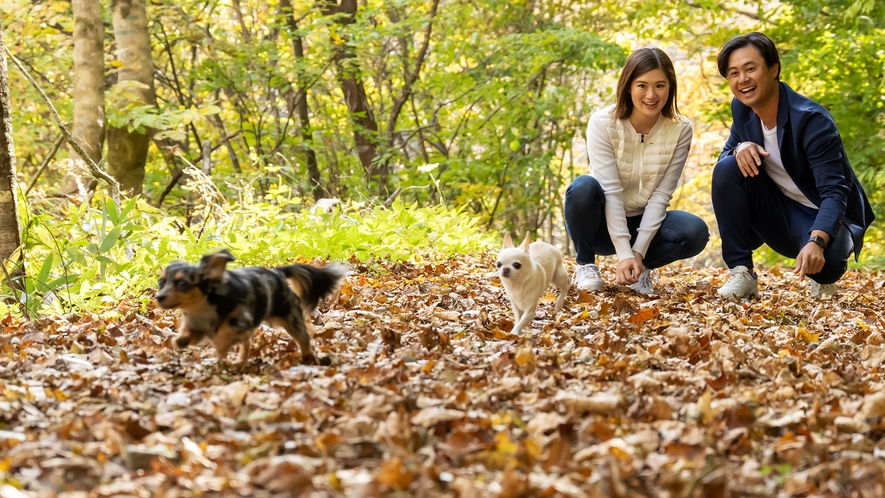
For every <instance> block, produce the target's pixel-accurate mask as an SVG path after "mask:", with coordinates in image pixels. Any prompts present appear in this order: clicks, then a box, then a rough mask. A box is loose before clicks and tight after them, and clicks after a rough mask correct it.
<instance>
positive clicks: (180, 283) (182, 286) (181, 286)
mask: <svg viewBox="0 0 885 498" xmlns="http://www.w3.org/2000/svg"><path fill="white" fill-rule="evenodd" d="M190 288H191V284H189V283H187V281H185V280H176V281H175V290H177V291H178V292H184V291H186V290H188V289H190Z"/></svg>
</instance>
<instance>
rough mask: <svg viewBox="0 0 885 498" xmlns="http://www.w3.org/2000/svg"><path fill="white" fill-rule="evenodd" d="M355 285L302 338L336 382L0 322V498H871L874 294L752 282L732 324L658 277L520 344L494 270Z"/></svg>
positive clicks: (399, 273)
mask: <svg viewBox="0 0 885 498" xmlns="http://www.w3.org/2000/svg"><path fill="white" fill-rule="evenodd" d="M353 266H354V268H353V273H352V274H351V276H349V277H348V281H347V283H346V284H345V285H344V287H343V288H342V290H341V293H340V296H339V297H338V298H337V300H336V301H335V302H333V303H331V305H330V306H326V307H323V308H322V310H321V311H322V313H321V314H319V315H318V316H316V317H314V318H313V321H314V324H313V327H314V329H315V330H314V332H315V338H314V341H315V342H314V344H315V346H316V348H317V350H318V351H319V353H320V355H321V356H322V355H325V356H329V357H330V358H331V359H332V363H333V364H332V366H331V367H315V366H304V365H301V364H300V353H299V352H298V348H297V346H296V345H295V344H294V343H293V342H292V341H290V340H289V339H288V338H287V336H286V335H285V334H284V333H282V332H280V331H274V330H270V329H262V330H260V331H259V332H258V333H257V334H256V336H255V338H253V346H254V347H253V352H252V356H251V359H250V361H249V363H248V365H246V366H244V367H243V368H242V369H241V370H236V369H230V370H224V369H219V368H218V367H217V365H216V360H215V353H214V350H213V348H212V347H211V346H203V347H198V348H190V349H187V350H183V351H176V350H174V349H172V348H171V347H170V345H171V343H170V338H171V337H172V336H173V335H174V330H175V323H176V320H177V314H176V313H170V312H165V311H159V310H155V309H152V308H145V307H144V306H140V305H137V304H134V303H130V302H125V301H124V302H121V303H119V304H118V305H117V306H116V307H115V308H114V311H117V312H118V313H119V315H120V316H121V318H102V317H101V316H102V315H100V314H99V315H84V316H73V315H70V316H65V317H48V318H43V319H40V320H37V321H31V322H19V321H16V320H14V319H11V318H7V319H6V321H5V322H4V323H3V327H2V335H0V497H2V498H7V497H19V496H46V497H50V496H52V497H79V496H83V497H86V496H88V497H111V496H145V497H147V496H160V497H182V496H220V495H230V496H257V497H260V496H358V497H369V496H461V497H474V496H502V497H528V496H574V497H579V496H588V497H597V496H599V497H632V496H659V497H687V496H693V497H724V496H885V460H883V456H885V441H883V434H885V419H883V417H885V389H883V387H885V380H883V379H882V377H881V369H882V365H883V361H885V308H883V306H882V304H880V303H882V302H883V301H885V275H883V274H882V273H864V272H859V271H856V270H852V271H851V272H849V273H848V274H847V275H846V277H845V278H844V279H843V280H842V281H841V282H840V294H839V296H837V297H836V298H835V299H827V300H823V301H817V300H813V299H811V298H810V297H809V295H808V284H807V281H806V282H800V281H799V280H798V278H796V277H795V276H794V275H793V274H792V273H791V272H790V271H789V270H776V269H773V270H767V271H764V272H763V273H762V275H761V277H760V282H761V288H760V290H761V293H762V295H761V298H760V299H758V300H753V301H749V302H747V303H740V302H734V301H729V300H724V299H720V298H719V297H717V296H716V293H715V289H716V288H718V286H719V285H721V284H722V283H723V282H724V280H725V278H726V274H725V272H724V271H723V270H721V269H706V270H692V269H691V268H679V267H668V268H665V269H664V270H663V271H662V274H661V276H660V281H659V282H658V283H657V286H656V289H657V292H658V293H659V294H658V295H655V296H651V297H645V296H640V295H638V294H634V293H632V292H630V291H629V290H627V289H624V288H618V287H616V286H608V287H607V288H606V290H605V291H604V292H602V293H599V294H595V295H594V294H587V293H586V292H584V293H579V292H577V291H576V290H574V289H573V290H572V291H571V292H570V295H569V299H568V301H567V303H566V309H565V310H564V311H563V312H562V313H560V314H559V315H558V316H555V317H554V316H551V313H552V303H553V300H554V297H553V294H549V295H548V296H546V297H545V298H544V299H543V300H542V304H541V306H540V307H539V313H538V316H537V318H536V319H535V321H534V324H533V325H534V328H533V329H532V330H531V332H530V333H529V334H526V335H524V336H521V337H516V336H514V335H512V334H510V333H509V332H508V331H509V330H510V329H511V328H512V326H513V323H512V321H511V318H512V315H511V312H510V309H509V305H508V303H507V300H506V297H505V295H504V293H503V289H502V288H501V285H500V282H499V281H498V279H497V278H495V277H493V274H491V273H490V272H491V271H492V269H493V268H494V256H491V255H490V256H485V257H483V258H482V259H472V258H468V257H464V258H459V259H455V260H452V261H450V262H446V263H439V264H423V263H421V264H390V265H370V266H369V267H368V268H367V267H366V266H364V265H359V264H355V265H353ZM604 269H605V276H606V278H607V280H608V281H611V280H612V276H613V267H612V266H611V265H605V267H604ZM570 273H571V272H570ZM231 359H233V355H232V358H231Z"/></svg>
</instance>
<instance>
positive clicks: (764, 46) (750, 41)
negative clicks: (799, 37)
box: [716, 31, 781, 80]
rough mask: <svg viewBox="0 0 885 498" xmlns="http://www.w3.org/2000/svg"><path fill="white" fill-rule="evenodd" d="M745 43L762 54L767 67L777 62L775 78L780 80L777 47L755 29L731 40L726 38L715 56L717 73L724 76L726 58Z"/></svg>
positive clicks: (726, 64)
mask: <svg viewBox="0 0 885 498" xmlns="http://www.w3.org/2000/svg"><path fill="white" fill-rule="evenodd" d="M747 45H752V46H754V47H756V50H758V51H759V53H760V54H762V58H763V59H765V64H766V65H768V67H772V66H774V65H775V64H777V76H775V79H777V80H780V78H781V59H780V56H778V55H777V47H775V46H774V42H773V41H771V38H769V37H767V36H765V35H763V34H762V33H759V32H756V31H754V32H752V33H750V34H748V35H738V36H735V37H734V38H732V39H731V40H728V41H727V42H726V43H725V45H722V48H720V49H719V56H718V57H716V67H717V68H718V69H719V74H720V75H721V76H722V77H723V78H725V77H726V76H725V73H726V72H727V71H728V58H729V57H731V53H732V52H734V51H735V50H737V49H739V48H744V47H746V46H747Z"/></svg>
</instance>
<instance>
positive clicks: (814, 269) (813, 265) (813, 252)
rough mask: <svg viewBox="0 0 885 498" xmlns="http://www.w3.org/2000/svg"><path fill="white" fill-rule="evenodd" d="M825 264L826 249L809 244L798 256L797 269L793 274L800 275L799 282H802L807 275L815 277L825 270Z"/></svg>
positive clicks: (812, 243)
mask: <svg viewBox="0 0 885 498" xmlns="http://www.w3.org/2000/svg"><path fill="white" fill-rule="evenodd" d="M825 262H826V259H824V248H823V247H821V246H819V245H817V244H815V243H814V242H809V243H807V244H805V247H803V248H802V250H801V251H799V255H798V256H796V269H795V270H794V271H793V273H798V274H799V280H802V279H804V278H805V275H806V274H808V275H814V274H815V273H818V272H820V271H821V270H823V269H824V263H825Z"/></svg>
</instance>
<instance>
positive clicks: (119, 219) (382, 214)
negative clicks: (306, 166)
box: [0, 189, 495, 316]
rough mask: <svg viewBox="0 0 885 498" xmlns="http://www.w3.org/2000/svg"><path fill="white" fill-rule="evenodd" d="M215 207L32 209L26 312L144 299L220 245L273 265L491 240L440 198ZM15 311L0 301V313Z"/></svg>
mask: <svg viewBox="0 0 885 498" xmlns="http://www.w3.org/2000/svg"><path fill="white" fill-rule="evenodd" d="M293 208H294V209H293ZM23 212H27V210H23ZM222 214H224V215H225V218H223V221H222V222H218V221H217V220H216V219H215V218H213V219H212V220H209V221H207V222H206V223H204V224H203V225H201V226H199V227H195V228H193V229H191V228H186V227H184V226H183V225H182V223H183V220H181V219H177V218H175V217H170V216H167V215H164V214H163V213H161V212H160V211H158V210H157V209H155V208H153V207H151V206H150V205H148V204H147V203H145V202H144V201H143V200H142V199H140V198H132V199H129V200H127V201H126V202H124V203H123V205H122V206H121V208H120V210H119V211H117V209H116V207H115V206H114V204H113V202H111V201H110V200H106V201H105V202H103V203H101V205H100V208H97V207H90V206H89V205H88V204H81V205H80V206H79V207H75V206H72V207H70V208H69V209H68V211H67V212H66V213H65V216H64V218H63V221H59V220H58V218H57V217H56V216H54V215H53V214H51V213H49V212H41V213H37V214H32V215H30V216H29V217H28V219H25V220H22V224H23V226H24V227H25V228H24V249H23V250H24V259H25V273H26V277H25V279H24V281H23V284H22V285H23V287H24V292H23V293H18V297H19V298H20V301H21V302H22V303H24V304H25V305H26V306H27V309H28V312H29V314H31V315H32V316H38V315H40V314H43V313H53V314H61V313H66V312H71V311H76V310H108V309H111V311H110V313H114V311H113V305H114V303H117V302H120V301H122V300H124V299H134V300H140V301H141V302H142V303H143V304H145V305H147V302H148V301H149V300H150V298H151V297H152V293H150V292H148V291H149V290H150V289H152V288H154V286H155V281H156V278H157V275H158V274H159V271H160V269H161V268H163V267H164V266H166V265H167V264H169V263H170V262H171V261H173V260H185V261H190V262H197V261H198V260H199V258H200V256H202V255H203V254H206V253H208V252H211V251H214V250H216V249H219V248H221V247H228V248H230V249H231V251H232V252H233V253H234V254H235V255H236V256H237V257H238V261H237V262H235V263H233V264H232V265H231V266H238V265H264V266H276V265H280V264H285V263H287V262H293V261H294V260H296V259H298V260H300V261H305V260H312V259H314V258H320V259H330V260H336V261H343V262H346V261H347V260H350V259H351V258H356V259H358V260H360V261H366V262H369V261H372V260H375V259H383V260H387V261H404V260H412V261H415V260H421V259H424V258H427V259H430V260H439V259H444V258H447V257H449V256H453V255H457V254H465V253H471V252H475V251H483V250H486V249H488V248H489V247H491V244H493V242H495V241H494V240H493V237H492V236H491V235H489V234H486V233H483V232H482V231H481V230H480V229H479V226H478V221H479V220H478V219H477V218H476V217H473V216H470V215H469V214H467V213H465V212H464V210H463V209H449V208H446V207H445V206H441V205H440V206H429V207H418V206H417V205H415V204H411V205H406V204H403V203H400V202H394V203H393V204H392V205H391V207H390V208H389V209H388V208H384V207H381V206H363V205H360V204H348V205H346V206H344V208H343V209H340V208H338V207H336V208H335V209H334V210H333V211H332V212H331V213H316V214H312V213H311V212H310V211H309V210H307V209H301V208H300V203H299V202H298V201H297V200H296V199H292V198H291V197H288V195H287V191H286V190H285V189H283V191H281V193H278V194H269V195H268V197H267V199H266V200H264V201H262V202H256V203H253V204H246V205H231V206H229V208H228V211H227V212H225V213H222ZM15 259H16V258H13V260H15ZM3 289H4V292H3V294H0V297H2V298H3V299H4V300H9V299H11V298H13V294H12V292H10V289H9V288H8V285H6V283H4V285H3ZM15 311H17V309H16V308H13V307H10V306H8V305H0V315H5V314H6V313H7V312H15Z"/></svg>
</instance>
